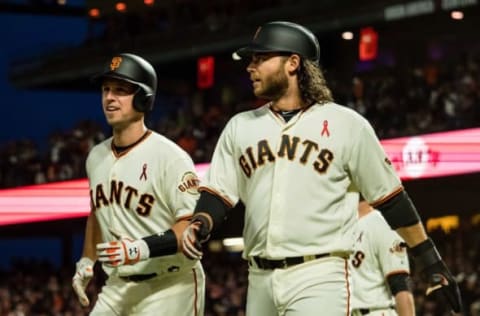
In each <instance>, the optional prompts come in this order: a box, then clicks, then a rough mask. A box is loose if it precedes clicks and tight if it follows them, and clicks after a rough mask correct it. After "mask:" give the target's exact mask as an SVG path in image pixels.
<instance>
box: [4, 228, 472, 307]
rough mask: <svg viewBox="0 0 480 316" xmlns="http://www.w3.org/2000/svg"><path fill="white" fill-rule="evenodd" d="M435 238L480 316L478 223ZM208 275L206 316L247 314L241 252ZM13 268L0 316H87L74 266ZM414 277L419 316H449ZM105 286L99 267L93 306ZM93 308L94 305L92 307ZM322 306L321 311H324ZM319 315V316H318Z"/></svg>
mask: <svg viewBox="0 0 480 316" xmlns="http://www.w3.org/2000/svg"><path fill="white" fill-rule="evenodd" d="M432 237H433V238H434V239H435V240H436V242H437V245H439V251H440V252H441V253H442V254H443V257H444V258H445V261H446V263H447V264H448V265H449V266H450V268H451V271H452V273H453V274H454V275H455V276H456V279H457V281H458V283H459V286H460V288H461V292H462V295H463V300H464V306H465V316H480V269H479V268H480V266H479V262H480V252H479V249H480V225H479V224H477V225H476V226H472V225H470V224H469V223H463V225H461V226H460V227H459V228H458V229H455V230H453V231H450V232H448V233H447V232H445V231H443V230H438V231H435V232H433V233H432ZM202 261H203V263H204V266H205V271H206V275H207V290H206V293H207V296H206V297H207V300H206V313H205V315H206V316H244V315H245V297H246V289H247V264H246V261H245V260H243V259H242V258H241V256H240V254H239V253H237V252H228V251H219V252H212V251H207V252H206V254H205V257H204V258H203V259H202ZM12 267H13V268H12V269H11V270H9V271H0V276H1V278H0V316H26V315H32V316H84V315H88V312H89V308H82V307H81V306H80V304H79V303H78V301H77V298H76V296H75V294H74V292H73V290H72V288H71V276H72V275H73V272H74V271H73V269H74V267H73V264H72V266H69V267H61V268H55V267H54V266H53V265H52V264H51V263H49V262H39V261H35V260H27V259H18V260H16V261H15V262H12ZM412 271H413V273H414V282H413V287H414V297H415V304H416V311H417V313H416V315H417V316H447V315H450V312H449V311H448V310H447V308H446V305H445V300H444V299H443V298H442V297H428V298H427V297H426V296H425V289H426V287H425V284H424V283H422V282H421V281H420V277H419V276H418V275H416V274H415V267H412ZM103 282H104V275H103V273H102V272H101V269H100V267H99V266H98V265H96V266H95V277H94V279H93V280H92V281H91V282H90V285H89V287H88V289H87V292H88V295H89V297H90V298H91V302H94V301H95V299H96V295H97V293H98V291H99V290H100V288H101V285H102V284H103ZM92 305H93V304H92ZM320 308H321V307H319V311H320ZM319 315H320V314H319Z"/></svg>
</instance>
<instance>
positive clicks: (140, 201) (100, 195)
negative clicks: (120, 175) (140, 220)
mask: <svg viewBox="0 0 480 316" xmlns="http://www.w3.org/2000/svg"><path fill="white" fill-rule="evenodd" d="M137 197H138V198H137ZM134 199H135V201H136V202H137V203H136V207H135V208H134V210H135V211H136V212H137V213H138V215H141V216H148V215H149V214H150V211H151V210H152V206H153V204H154V203H155V197H154V196H153V195H151V194H148V193H143V194H140V195H139V193H138V190H137V189H136V188H134V187H131V186H126V185H124V183H123V181H116V180H112V181H111V182H110V192H105V190H104V188H103V185H102V184H98V185H97V186H96V187H95V192H93V189H92V190H90V200H91V203H92V206H93V208H94V210H95V209H98V208H100V207H104V206H108V205H110V204H112V203H116V204H119V205H121V204H122V203H123V207H124V208H125V209H127V210H131V209H132V205H134V203H133V201H132V200H134Z"/></svg>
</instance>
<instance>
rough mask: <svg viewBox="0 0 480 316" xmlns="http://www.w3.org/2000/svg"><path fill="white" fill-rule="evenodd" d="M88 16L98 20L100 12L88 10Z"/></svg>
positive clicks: (94, 9)
mask: <svg viewBox="0 0 480 316" xmlns="http://www.w3.org/2000/svg"><path fill="white" fill-rule="evenodd" d="M88 16H89V17H91V18H98V17H100V10H99V9H97V8H92V9H90V10H88Z"/></svg>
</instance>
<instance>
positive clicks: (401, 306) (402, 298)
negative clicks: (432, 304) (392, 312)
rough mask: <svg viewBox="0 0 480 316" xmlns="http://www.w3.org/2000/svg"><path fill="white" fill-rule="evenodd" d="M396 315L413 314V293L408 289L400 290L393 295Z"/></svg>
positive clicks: (412, 315)
mask: <svg viewBox="0 0 480 316" xmlns="http://www.w3.org/2000/svg"><path fill="white" fill-rule="evenodd" d="M395 305H396V310H397V313H398V316H415V305H414V302H413V295H412V293H411V292H410V291H401V292H398V293H397V294H396V295H395Z"/></svg>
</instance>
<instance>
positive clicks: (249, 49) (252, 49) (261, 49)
mask: <svg viewBox="0 0 480 316" xmlns="http://www.w3.org/2000/svg"><path fill="white" fill-rule="evenodd" d="M273 52H279V53H280V52H282V51H280V50H278V49H273V48H271V47H266V46H263V45H258V44H253V43H252V44H250V45H248V46H245V47H242V48H239V49H237V50H236V51H235V52H234V53H233V59H237V60H240V59H243V58H249V57H252V55H253V54H256V53H273Z"/></svg>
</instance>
